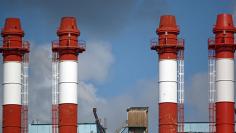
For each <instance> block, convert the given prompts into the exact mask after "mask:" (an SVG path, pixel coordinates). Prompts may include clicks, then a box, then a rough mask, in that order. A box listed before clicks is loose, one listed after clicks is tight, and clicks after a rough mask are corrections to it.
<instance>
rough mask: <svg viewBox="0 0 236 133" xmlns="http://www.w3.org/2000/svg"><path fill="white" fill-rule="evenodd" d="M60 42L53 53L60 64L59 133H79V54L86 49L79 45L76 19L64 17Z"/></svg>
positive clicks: (55, 44) (61, 24)
mask: <svg viewBox="0 0 236 133" xmlns="http://www.w3.org/2000/svg"><path fill="white" fill-rule="evenodd" d="M57 35H58V37H59V42H57V41H56V42H53V44H52V51H53V52H56V53H58V60H59V61H58V62H59V70H58V73H59V81H58V84H59V133H77V121H78V120H77V104H78V103H77V88H78V76H77V75H78V54H79V53H82V52H83V51H85V47H83V46H82V45H80V44H79V43H78V39H77V38H78V36H79V35H80V31H79V29H78V28H77V24H76V19H75V18H74V17H63V18H62V19H61V23H60V27H59V29H58V30H57Z"/></svg>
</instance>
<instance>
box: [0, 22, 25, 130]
mask: <svg viewBox="0 0 236 133" xmlns="http://www.w3.org/2000/svg"><path fill="white" fill-rule="evenodd" d="M1 34H2V37H3V45H2V47H1V48H0V52H1V53H2V54H3V123H2V132H3V133H21V123H22V121H21V119H22V115H21V111H22V89H23V82H24V81H22V73H23V70H22V67H23V66H22V65H23V62H24V55H25V54H26V53H28V52H29V43H28V42H24V41H22V37H23V36H24V31H23V30H22V28H21V23H20V19H18V18H7V19H6V20H5V25H4V28H3V30H2V33H1Z"/></svg>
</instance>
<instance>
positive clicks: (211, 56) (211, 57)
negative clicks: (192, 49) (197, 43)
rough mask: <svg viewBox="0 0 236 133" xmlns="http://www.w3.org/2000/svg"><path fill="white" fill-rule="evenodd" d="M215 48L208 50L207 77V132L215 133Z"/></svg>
mask: <svg viewBox="0 0 236 133" xmlns="http://www.w3.org/2000/svg"><path fill="white" fill-rule="evenodd" d="M215 63H216V60H215V50H213V49H209V50H208V78H209V133H215V131H216V129H215V128H216V127H215V123H216V114H215V93H216V88H215V78H216V70H215V69H216V67H215Z"/></svg>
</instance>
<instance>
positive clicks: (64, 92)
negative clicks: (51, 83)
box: [59, 61, 78, 104]
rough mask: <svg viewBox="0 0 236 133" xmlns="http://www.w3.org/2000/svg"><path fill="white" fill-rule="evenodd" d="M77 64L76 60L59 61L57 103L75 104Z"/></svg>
mask: <svg viewBox="0 0 236 133" xmlns="http://www.w3.org/2000/svg"><path fill="white" fill-rule="evenodd" d="M77 64H78V63H77V61H61V62H60V63H59V104H62V103H74V104H77V88H78V76H77V75H78V73H77V72H78V68H77Z"/></svg>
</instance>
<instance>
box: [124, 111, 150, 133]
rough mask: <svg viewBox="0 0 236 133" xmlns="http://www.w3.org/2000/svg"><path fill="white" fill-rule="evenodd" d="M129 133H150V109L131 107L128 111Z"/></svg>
mask: <svg viewBox="0 0 236 133" xmlns="http://www.w3.org/2000/svg"><path fill="white" fill-rule="evenodd" d="M127 115H128V120H127V127H128V133H148V107H131V108H128V109H127Z"/></svg>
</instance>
